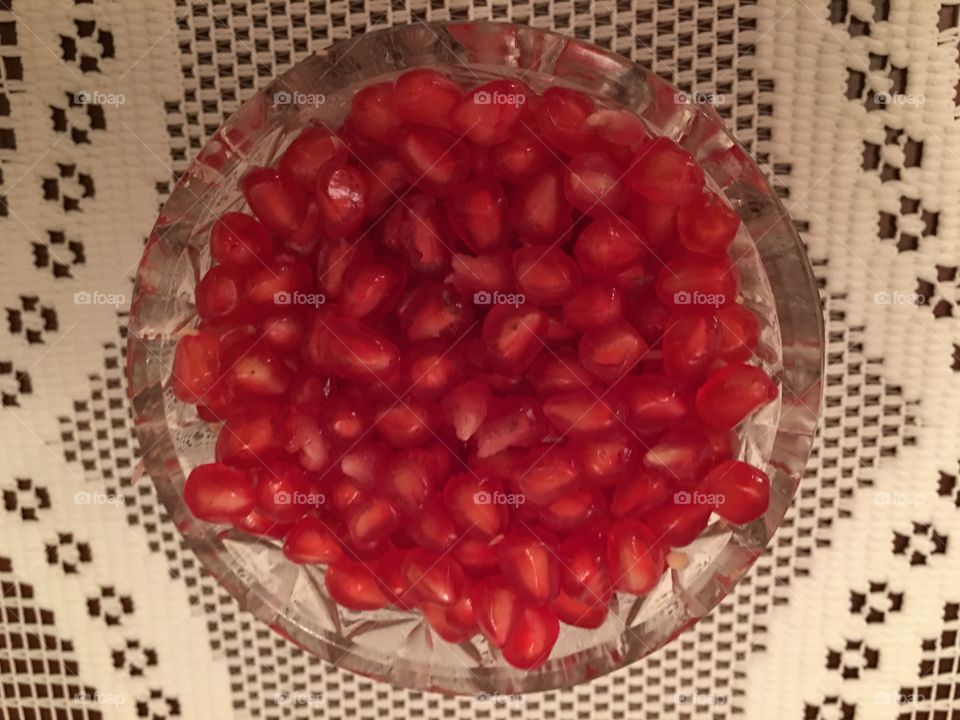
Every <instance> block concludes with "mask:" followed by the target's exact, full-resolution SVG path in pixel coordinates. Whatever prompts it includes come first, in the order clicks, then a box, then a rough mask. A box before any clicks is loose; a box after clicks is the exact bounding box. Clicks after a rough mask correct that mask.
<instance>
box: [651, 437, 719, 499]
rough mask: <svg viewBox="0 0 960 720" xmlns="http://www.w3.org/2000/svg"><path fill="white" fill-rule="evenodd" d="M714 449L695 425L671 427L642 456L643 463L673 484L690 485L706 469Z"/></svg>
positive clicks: (698, 478)
mask: <svg viewBox="0 0 960 720" xmlns="http://www.w3.org/2000/svg"><path fill="white" fill-rule="evenodd" d="M711 460H713V450H712V448H711V447H710V443H709V442H708V441H707V436H706V435H704V434H703V433H702V432H701V431H699V430H697V429H696V428H694V427H692V426H687V425H681V426H678V427H675V428H673V429H671V430H668V431H667V432H666V433H664V434H663V435H662V436H660V439H659V440H657V442H656V444H655V445H654V446H653V447H651V448H650V449H649V450H648V451H647V454H646V455H644V457H643V464H644V465H645V466H646V467H648V468H650V469H651V470H656V471H658V472H660V473H662V474H663V475H665V476H666V477H667V479H668V480H671V481H672V482H674V483H677V484H679V485H681V486H684V487H689V486H691V485H693V484H694V483H696V482H699V481H700V479H701V478H702V477H703V474H704V473H705V472H706V471H707V468H708V467H709V465H710V462H711Z"/></svg>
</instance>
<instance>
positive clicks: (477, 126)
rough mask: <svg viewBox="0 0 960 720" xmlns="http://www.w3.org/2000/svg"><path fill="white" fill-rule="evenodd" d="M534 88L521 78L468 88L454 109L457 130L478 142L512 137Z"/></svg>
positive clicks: (524, 114) (451, 119)
mask: <svg viewBox="0 0 960 720" xmlns="http://www.w3.org/2000/svg"><path fill="white" fill-rule="evenodd" d="M530 95H531V93H530V90H529V88H527V86H526V85H524V84H523V83H521V82H519V81H518V80H493V81H491V82H488V83H484V84H483V85H480V86H478V87H475V88H474V89H473V90H470V91H468V92H467V93H466V94H465V95H464V96H463V97H462V98H461V99H460V102H458V103H457V104H456V105H455V106H454V107H453V110H451V111H450V123H451V125H452V126H453V130H454V132H456V133H458V134H459V135H463V136H466V137H467V138H468V139H470V140H471V141H473V142H475V143H477V144H478V145H496V144H498V143H501V142H503V141H504V140H506V139H507V137H509V136H510V134H511V133H512V132H513V130H514V128H515V127H517V126H518V124H519V123H520V122H521V121H522V120H523V118H524V117H525V116H526V114H527V112H528V107H529V105H530Z"/></svg>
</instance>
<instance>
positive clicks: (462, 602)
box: [420, 595, 477, 643]
mask: <svg viewBox="0 0 960 720" xmlns="http://www.w3.org/2000/svg"><path fill="white" fill-rule="evenodd" d="M420 609H421V610H422V611H423V615H424V617H425V618H427V622H429V623H430V627H431V628H433V630H434V631H435V632H436V633H437V635H439V636H440V637H441V638H443V639H444V640H446V641H447V642H450V643H462V642H466V641H467V640H469V639H470V638H472V637H473V636H474V635H476V634H477V624H476V622H475V621H474V619H473V601H472V600H471V599H470V596H469V595H465V596H463V597H462V598H460V599H459V600H458V601H457V602H456V603H455V604H454V605H452V606H450V607H444V606H443V605H437V604H436V603H430V602H425V603H421V605H420Z"/></svg>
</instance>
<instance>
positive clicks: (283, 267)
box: [243, 254, 313, 311]
mask: <svg viewBox="0 0 960 720" xmlns="http://www.w3.org/2000/svg"><path fill="white" fill-rule="evenodd" d="M312 279H313V274H312V273H311V272H310V268H309V267H307V266H306V265H305V264H304V263H303V262H301V261H300V260H298V259H297V258H295V257H294V256H293V255H286V254H284V255H278V256H277V257H275V258H274V259H273V260H272V261H271V262H269V263H268V264H267V266H266V267H259V268H254V272H253V274H252V275H250V276H249V277H248V278H247V279H246V284H245V286H244V290H243V296H244V298H245V299H246V300H247V301H249V302H251V303H253V305H255V306H256V307H259V308H261V309H269V310H270V311H273V310H276V309H277V306H279V305H289V304H291V303H292V302H293V300H294V298H298V299H300V298H301V296H303V295H306V294H307V291H308V290H309V289H310V286H311V283H312Z"/></svg>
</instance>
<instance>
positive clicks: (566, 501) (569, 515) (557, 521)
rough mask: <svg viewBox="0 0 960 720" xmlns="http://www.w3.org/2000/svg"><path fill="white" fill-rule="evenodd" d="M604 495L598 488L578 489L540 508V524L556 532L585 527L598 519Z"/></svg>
mask: <svg viewBox="0 0 960 720" xmlns="http://www.w3.org/2000/svg"><path fill="white" fill-rule="evenodd" d="M603 504H604V503H603V495H602V494H601V493H600V492H599V491H598V490H597V489H596V488H588V487H578V488H575V489H573V490H571V491H570V492H567V493H564V494H563V495H561V496H560V497H558V498H557V499H556V500H554V501H553V502H551V503H549V504H548V505H544V506H542V507H541V508H540V522H541V523H542V524H543V525H544V527H547V528H549V529H550V530H553V531H555V532H564V533H565V532H569V531H570V530H573V529H575V528H579V527H583V526H584V525H586V524H587V523H588V522H590V521H591V520H592V519H594V518H595V517H597V516H598V515H599V513H600V512H601V509H602V507H603Z"/></svg>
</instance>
